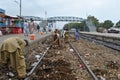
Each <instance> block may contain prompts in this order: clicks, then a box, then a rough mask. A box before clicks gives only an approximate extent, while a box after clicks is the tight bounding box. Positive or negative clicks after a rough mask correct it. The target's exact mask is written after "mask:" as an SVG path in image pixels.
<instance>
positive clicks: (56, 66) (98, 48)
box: [0, 39, 120, 80]
mask: <svg viewBox="0 0 120 80" xmlns="http://www.w3.org/2000/svg"><path fill="white" fill-rule="evenodd" d="M46 41H47V40H46ZM48 41H49V40H48ZM45 43H47V42H44V43H40V46H39V47H37V48H36V49H34V50H31V51H30V53H29V55H27V56H26V66H27V72H29V71H30V70H31V69H32V67H33V66H34V63H35V62H37V61H38V60H37V58H36V55H39V56H42V55H43V53H44V51H45V50H46V47H48V46H47V44H45ZM72 43H73V45H74V46H75V47H76V48H77V50H79V53H80V54H81V55H82V57H83V58H84V60H85V61H86V63H87V64H88V65H89V67H90V68H92V70H93V72H94V73H95V74H96V75H97V77H98V78H99V80H120V68H119V66H120V52H118V51H115V50H112V49H110V48H106V47H105V46H103V45H98V44H96V43H94V42H88V41H86V40H83V39H80V40H79V41H74V40H72ZM7 73H8V70H7V69H6V68H4V69H3V68H2V67H0V80H8V79H10V77H8V76H7ZM14 74H15V75H16V72H15V73H14ZM29 79H30V80H93V79H92V78H91V77H90V75H89V74H88V72H87V71H86V69H85V68H84V65H83V64H82V63H81V62H79V61H78V58H77V57H76V56H75V55H74V51H73V50H72V49H71V48H70V46H69V44H68V43H66V44H65V46H64V47H62V48H55V47H54V48H53V47H52V48H51V49H50V50H49V51H48V53H47V54H46V55H45V57H44V59H43V60H42V62H41V63H40V64H39V66H38V67H37V68H36V70H35V71H34V72H33V74H32V75H31V76H30V77H29ZM11 80H17V77H16V76H15V77H13V78H11Z"/></svg>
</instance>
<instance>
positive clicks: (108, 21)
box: [103, 20, 114, 29]
mask: <svg viewBox="0 0 120 80" xmlns="http://www.w3.org/2000/svg"><path fill="white" fill-rule="evenodd" d="M113 25H114V23H113V22H112V21H111V20H105V21H104V23H103V28H106V29H109V28H110V27H113Z"/></svg>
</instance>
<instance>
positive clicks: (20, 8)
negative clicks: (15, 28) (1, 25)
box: [20, 0, 22, 17]
mask: <svg viewBox="0 0 120 80" xmlns="http://www.w3.org/2000/svg"><path fill="white" fill-rule="evenodd" d="M21 3H22V1H21V0H20V17H21V12H22V10H21V9H22V8H21V7H22V5H21Z"/></svg>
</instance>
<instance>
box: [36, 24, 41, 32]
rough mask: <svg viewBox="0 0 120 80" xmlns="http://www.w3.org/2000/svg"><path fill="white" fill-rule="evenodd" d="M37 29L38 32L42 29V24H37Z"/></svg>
mask: <svg viewBox="0 0 120 80" xmlns="http://www.w3.org/2000/svg"><path fill="white" fill-rule="evenodd" d="M37 30H38V32H39V31H40V26H39V25H38V24H37Z"/></svg>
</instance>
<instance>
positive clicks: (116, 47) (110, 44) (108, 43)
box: [81, 34, 120, 51]
mask: <svg viewBox="0 0 120 80" xmlns="http://www.w3.org/2000/svg"><path fill="white" fill-rule="evenodd" d="M81 37H82V38H83V39H87V40H89V41H91V42H95V43H98V44H102V45H104V46H106V47H109V48H111V49H114V50H117V51H120V44H117V43H115V42H113V41H107V40H104V39H97V38H95V37H92V36H86V35H84V34H82V35H81Z"/></svg>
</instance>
